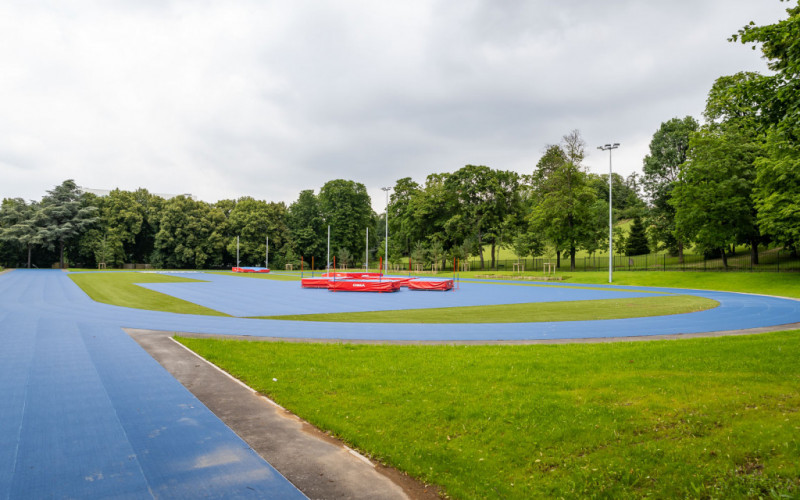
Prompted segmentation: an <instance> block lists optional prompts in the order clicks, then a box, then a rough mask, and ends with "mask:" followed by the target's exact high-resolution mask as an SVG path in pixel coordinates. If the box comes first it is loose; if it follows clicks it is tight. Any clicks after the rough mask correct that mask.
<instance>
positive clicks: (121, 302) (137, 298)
mask: <svg viewBox="0 0 800 500" xmlns="http://www.w3.org/2000/svg"><path fill="white" fill-rule="evenodd" d="M69 277H70V278H71V279H72V281H74V282H75V283H76V284H77V285H78V286H79V287H81V289H83V291H84V292H86V294H87V295H89V297H91V298H92V299H93V300H96V301H97V302H102V303H104V304H112V305H118V306H123V307H133V308H136V309H147V310H151V311H164V312H173V313H181V314H204V315H207V316H228V315H227V314H225V313H221V312H219V311H215V310H213V309H209V308H207V307H203V306H200V305H197V304H193V303H191V302H187V301H185V300H181V299H179V298H176V297H172V296H170V295H166V294H163V293H159V292H155V291H153V290H148V289H147V288H143V287H140V286H137V285H136V283H186V282H193V281H199V280H193V279H188V278H179V277H176V276H169V275H164V274H154V273H136V272H124V271H120V272H103V273H96V272H95V273H85V274H83V273H79V274H70V275H69Z"/></svg>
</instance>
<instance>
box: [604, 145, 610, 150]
mask: <svg viewBox="0 0 800 500" xmlns="http://www.w3.org/2000/svg"><path fill="white" fill-rule="evenodd" d="M603 147H604V148H606V149H611V144H606V145H605V146H603Z"/></svg>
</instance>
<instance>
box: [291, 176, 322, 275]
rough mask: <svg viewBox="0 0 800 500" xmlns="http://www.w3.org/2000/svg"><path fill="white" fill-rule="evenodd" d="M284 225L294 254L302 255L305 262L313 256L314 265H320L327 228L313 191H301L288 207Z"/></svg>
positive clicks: (309, 260)
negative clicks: (293, 248)
mask: <svg viewBox="0 0 800 500" xmlns="http://www.w3.org/2000/svg"><path fill="white" fill-rule="evenodd" d="M286 224H287V226H288V228H289V233H290V238H291V240H292V242H293V244H294V247H295V253H297V254H299V255H302V256H303V258H304V260H305V261H307V262H311V260H312V259H311V257H312V256H313V257H315V258H316V260H315V262H314V263H315V264H316V263H320V264H322V263H323V262H324V259H325V252H326V238H327V227H326V225H325V220H324V218H323V215H322V209H321V208H320V204H319V199H318V198H317V196H316V195H315V194H314V191H313V190H311V189H307V190H304V191H301V192H300V195H299V196H298V197H297V201H295V202H294V203H292V204H291V205H289V210H288V212H287V216H286Z"/></svg>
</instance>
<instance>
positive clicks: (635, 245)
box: [625, 216, 650, 255]
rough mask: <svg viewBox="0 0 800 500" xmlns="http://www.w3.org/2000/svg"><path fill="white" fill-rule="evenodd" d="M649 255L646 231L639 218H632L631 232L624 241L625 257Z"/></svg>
mask: <svg viewBox="0 0 800 500" xmlns="http://www.w3.org/2000/svg"><path fill="white" fill-rule="evenodd" d="M648 253H650V247H649V245H648V244H647V230H646V228H645V227H644V222H642V218H641V217H638V216H637V217H634V219H633V224H632V225H631V232H630V234H629V235H628V237H627V238H626V241H625V255H644V254H648Z"/></svg>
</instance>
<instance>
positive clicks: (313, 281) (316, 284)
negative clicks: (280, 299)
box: [300, 278, 332, 288]
mask: <svg viewBox="0 0 800 500" xmlns="http://www.w3.org/2000/svg"><path fill="white" fill-rule="evenodd" d="M331 282H332V280H330V279H329V278H303V279H301V280H300V286H301V287H303V288H328V283H331Z"/></svg>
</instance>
